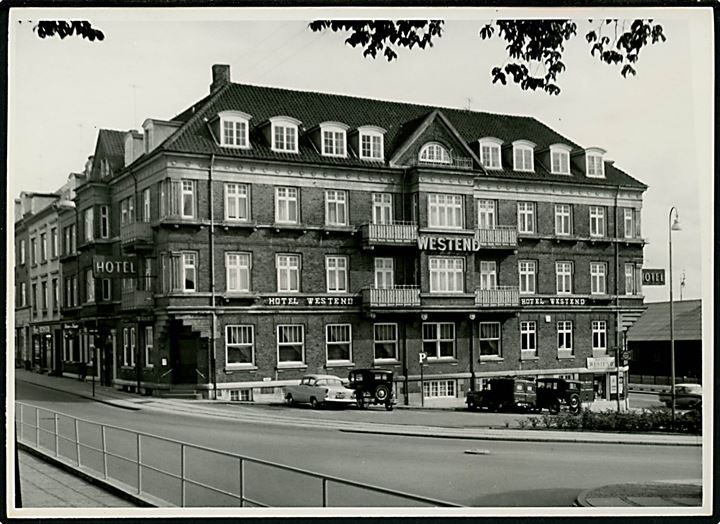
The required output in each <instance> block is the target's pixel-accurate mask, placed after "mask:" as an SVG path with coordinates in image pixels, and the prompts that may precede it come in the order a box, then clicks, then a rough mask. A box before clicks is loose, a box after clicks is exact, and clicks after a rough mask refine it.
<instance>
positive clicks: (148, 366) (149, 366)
mask: <svg viewBox="0 0 720 524" xmlns="http://www.w3.org/2000/svg"><path fill="white" fill-rule="evenodd" d="M154 368H155V365H154V364H145V369H154Z"/></svg>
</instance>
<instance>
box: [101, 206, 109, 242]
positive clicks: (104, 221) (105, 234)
mask: <svg viewBox="0 0 720 524" xmlns="http://www.w3.org/2000/svg"><path fill="white" fill-rule="evenodd" d="M109 237H110V208H109V207H108V206H100V238H109Z"/></svg>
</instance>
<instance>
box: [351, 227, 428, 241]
mask: <svg viewBox="0 0 720 524" xmlns="http://www.w3.org/2000/svg"><path fill="white" fill-rule="evenodd" d="M360 230H361V232H362V236H363V240H365V241H366V242H368V243H370V244H413V243H414V242H416V241H417V238H418V225H417V224H416V223H414V222H393V223H392V224H364V225H363V226H362V227H361V228H360Z"/></svg>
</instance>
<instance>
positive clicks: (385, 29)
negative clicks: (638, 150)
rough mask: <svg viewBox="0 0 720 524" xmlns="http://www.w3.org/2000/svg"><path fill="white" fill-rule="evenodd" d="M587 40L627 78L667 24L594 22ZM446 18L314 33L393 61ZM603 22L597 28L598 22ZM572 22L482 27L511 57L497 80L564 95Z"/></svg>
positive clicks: (330, 23) (315, 27) (421, 43)
mask: <svg viewBox="0 0 720 524" xmlns="http://www.w3.org/2000/svg"><path fill="white" fill-rule="evenodd" d="M589 23H590V25H591V27H592V29H590V30H589V31H588V32H587V33H586V35H585V39H586V40H587V43H588V44H589V45H590V55H591V56H592V57H594V58H597V59H599V60H600V61H601V62H603V63H605V64H609V65H622V68H621V71H620V74H622V76H623V77H627V76H628V75H635V74H636V70H635V65H636V64H637V61H638V57H639V54H640V51H641V50H642V49H643V48H644V47H646V46H647V45H649V44H655V43H657V42H660V41H662V42H664V41H665V40H666V38H665V35H664V34H663V28H662V26H661V25H659V24H655V23H653V21H652V20H644V19H637V20H633V21H632V22H630V21H626V20H619V19H606V20H602V21H599V22H598V21H593V20H589ZM444 24H445V22H444V20H395V21H392V20H336V21H334V20H316V21H314V22H312V23H311V24H310V29H311V30H312V31H316V32H318V31H324V30H327V29H330V30H332V31H333V32H345V33H349V36H348V37H347V38H346V39H345V43H346V44H348V45H350V46H352V47H357V46H360V47H361V48H362V49H363V56H365V57H368V56H369V57H372V58H376V57H377V55H378V53H379V52H381V51H382V54H383V55H384V56H385V58H386V59H387V60H388V62H390V61H392V60H395V59H397V58H398V55H397V51H396V48H407V49H413V48H414V47H415V46H418V47H420V48H421V49H425V48H426V47H428V46H429V47H432V45H433V41H434V39H438V38H441V37H442V34H443V26H444ZM595 24H598V25H597V27H595V26H594V25H595ZM577 30H578V27H577V24H576V23H575V22H573V21H572V20H496V21H494V22H491V23H489V24H486V25H485V26H483V27H482V28H481V29H480V31H479V35H480V38H481V40H490V39H492V38H495V37H497V38H500V39H501V40H504V41H505V42H506V46H505V50H506V51H507V55H508V60H507V61H506V62H505V63H504V64H503V65H502V66H495V67H493V68H492V70H491V77H492V81H493V83H496V82H500V83H501V84H503V85H505V84H507V80H508V77H510V79H511V80H512V82H513V83H515V84H517V85H518V86H519V87H520V89H522V90H523V91H528V90H529V91H535V90H537V89H540V90H543V91H545V92H546V93H548V94H551V95H558V94H560V87H559V86H558V84H557V78H558V75H559V74H560V73H562V72H563V71H564V70H565V68H566V67H565V64H564V62H563V60H562V59H563V53H564V52H565V43H566V42H568V41H570V40H571V39H572V38H573V37H574V36H576V35H577Z"/></svg>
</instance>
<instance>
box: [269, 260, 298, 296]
mask: <svg viewBox="0 0 720 524" xmlns="http://www.w3.org/2000/svg"><path fill="white" fill-rule="evenodd" d="M275 266H276V268H277V290H278V292H291V293H299V292H300V255H276V256H275Z"/></svg>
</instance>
